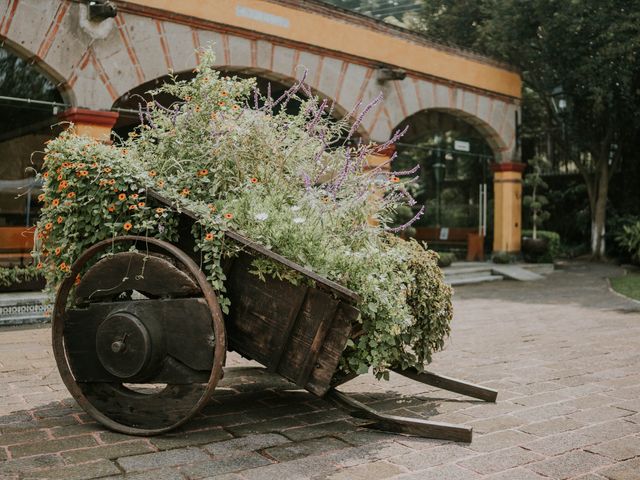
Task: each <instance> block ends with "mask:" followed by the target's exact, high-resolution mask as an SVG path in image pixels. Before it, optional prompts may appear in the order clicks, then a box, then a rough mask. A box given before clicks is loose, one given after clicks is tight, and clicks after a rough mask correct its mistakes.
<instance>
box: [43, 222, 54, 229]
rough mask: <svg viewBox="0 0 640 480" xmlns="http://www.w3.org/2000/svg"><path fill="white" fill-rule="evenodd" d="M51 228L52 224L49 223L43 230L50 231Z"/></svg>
mask: <svg viewBox="0 0 640 480" xmlns="http://www.w3.org/2000/svg"><path fill="white" fill-rule="evenodd" d="M52 228H53V223H51V222H49V223H47V224H46V225H45V226H44V229H45V230H51V229H52Z"/></svg>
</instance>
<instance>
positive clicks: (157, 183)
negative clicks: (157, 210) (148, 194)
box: [156, 180, 164, 188]
mask: <svg viewBox="0 0 640 480" xmlns="http://www.w3.org/2000/svg"><path fill="white" fill-rule="evenodd" d="M156 185H158V187H159V188H162V187H164V180H158V181H157V182H156Z"/></svg>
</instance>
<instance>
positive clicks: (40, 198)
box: [38, 193, 44, 202]
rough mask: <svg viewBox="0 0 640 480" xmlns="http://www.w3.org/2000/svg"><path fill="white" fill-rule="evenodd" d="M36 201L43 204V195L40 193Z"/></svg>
mask: <svg viewBox="0 0 640 480" xmlns="http://www.w3.org/2000/svg"><path fill="white" fill-rule="evenodd" d="M38 201H39V202H44V193H41V194H40V195H38Z"/></svg>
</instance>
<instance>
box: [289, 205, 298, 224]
mask: <svg viewBox="0 0 640 480" xmlns="http://www.w3.org/2000/svg"><path fill="white" fill-rule="evenodd" d="M298 210H300V207H299V206H298V205H293V206H292V207H291V211H292V212H297V211H298ZM298 223H300V222H298Z"/></svg>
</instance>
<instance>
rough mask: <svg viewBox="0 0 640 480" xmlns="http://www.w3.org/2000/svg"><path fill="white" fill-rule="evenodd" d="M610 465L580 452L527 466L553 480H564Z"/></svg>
mask: <svg viewBox="0 0 640 480" xmlns="http://www.w3.org/2000/svg"><path fill="white" fill-rule="evenodd" d="M608 463H611V461H610V460H608V459H606V458H605V457H602V456H600V455H596V454H595V453H589V452H585V451H582V450H576V451H574V452H569V453H565V454H564V455H560V456H557V457H553V458H549V459H547V460H543V461H541V462H537V463H534V464H531V465H528V466H527V468H529V469H531V470H533V471H534V472H537V473H540V474H542V475H544V476H547V477H551V478H554V479H558V480H561V479H565V478H570V477H575V476H577V475H580V474H583V473H588V472H590V471H592V470H595V469H596V468H598V467H602V466H604V465H607V464H608Z"/></svg>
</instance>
